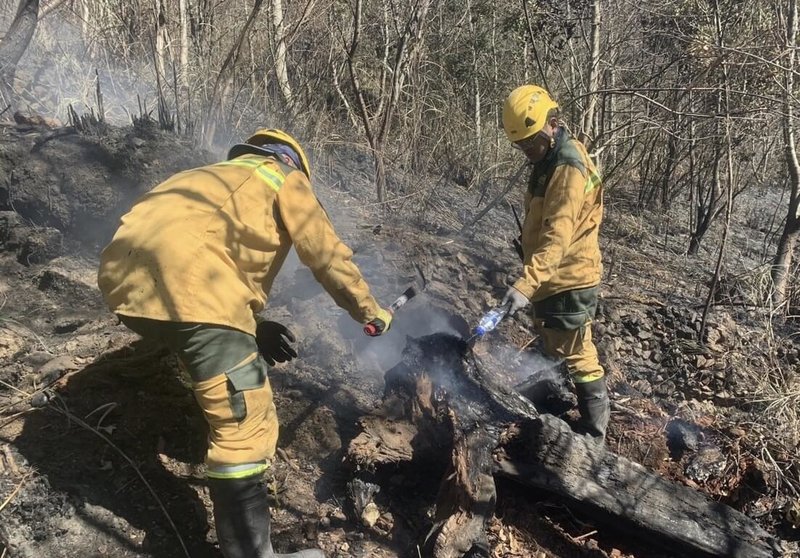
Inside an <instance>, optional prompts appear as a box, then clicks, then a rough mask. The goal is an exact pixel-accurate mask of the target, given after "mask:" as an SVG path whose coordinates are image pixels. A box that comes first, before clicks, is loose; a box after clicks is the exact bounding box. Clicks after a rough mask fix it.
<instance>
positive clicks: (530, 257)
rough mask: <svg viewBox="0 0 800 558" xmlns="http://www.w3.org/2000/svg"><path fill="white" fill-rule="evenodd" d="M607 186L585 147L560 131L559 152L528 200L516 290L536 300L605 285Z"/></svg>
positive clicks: (542, 166) (536, 176)
mask: <svg viewBox="0 0 800 558" xmlns="http://www.w3.org/2000/svg"><path fill="white" fill-rule="evenodd" d="M602 217H603V184H602V182H601V180H600V175H599V173H598V172H597V169H596V168H595V166H594V163H592V161H591V159H590V158H589V155H588V153H587V152H586V148H585V147H584V146H583V144H581V143H580V142H579V141H577V140H574V139H572V138H569V137H568V136H567V134H566V132H564V131H563V130H559V132H558V136H557V142H556V147H555V148H554V149H553V150H552V151H551V152H550V153H549V154H548V156H547V158H546V159H545V160H544V161H542V162H540V163H537V164H536V165H535V166H534V169H533V172H532V173H531V177H530V180H529V184H528V193H527V194H526V196H525V222H524V223H523V227H522V229H523V230H522V251H523V256H524V262H523V273H522V277H520V279H519V280H518V281H517V282H516V283H515V284H514V288H516V289H517V290H519V291H520V292H521V293H522V294H524V295H525V296H527V297H528V298H529V299H532V300H533V301H539V300H543V299H545V298H547V297H549V296H552V295H554V294H558V293H561V292H564V291H568V290H572V289H580V288H585V287H592V286H594V285H597V284H598V283H599V282H600V277H601V275H602V262H601V257H600V245H599V241H598V234H599V230H600V222H601V220H602Z"/></svg>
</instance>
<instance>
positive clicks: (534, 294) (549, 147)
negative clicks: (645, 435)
mask: <svg viewBox="0 0 800 558" xmlns="http://www.w3.org/2000/svg"><path fill="white" fill-rule="evenodd" d="M503 129H504V130H505V133H506V136H507V137H508V139H509V140H510V141H511V142H512V143H513V145H514V147H516V148H518V149H520V150H521V151H522V152H523V153H524V154H525V155H526V156H527V158H528V161H529V162H530V163H531V164H532V169H533V170H532V172H531V174H530V178H529V180H528V191H527V193H526V195H525V219H524V222H523V224H522V237H521V244H522V260H523V269H522V275H521V277H520V278H519V280H517V281H516V283H514V286H512V287H510V288H509V289H508V291H507V292H506V295H505V297H504V298H503V304H506V303H510V313H512V314H513V313H515V312H516V311H518V310H519V309H521V308H523V307H525V306H527V305H528V303H529V302H532V303H533V315H534V324H535V326H536V330H537V332H538V333H539V335H540V337H541V339H542V342H543V345H544V350H545V352H547V353H548V354H549V355H550V356H551V357H554V358H557V359H559V360H563V361H564V362H565V363H566V366H567V369H568V371H569V374H570V376H571V378H572V380H573V382H574V384H575V391H576V395H577V398H578V409H579V411H580V415H581V418H580V423H579V430H580V431H582V432H583V433H585V434H589V435H591V436H594V437H597V438H604V437H605V432H606V426H607V425H608V420H609V414H610V409H609V400H608V389H607V387H606V379H605V372H604V371H603V367H602V366H601V365H600V362H599V361H598V358H597V349H596V348H595V346H594V344H593V343H592V329H591V321H592V319H593V318H594V315H595V311H596V310H597V292H598V285H599V283H600V277H601V274H602V262H601V257H600V245H599V242H598V233H599V229H600V221H601V220H602V216H603V185H602V183H601V181H600V176H599V174H598V172H597V169H596V168H595V166H594V164H593V163H592V161H591V159H590V158H589V155H588V154H587V152H586V148H585V147H584V146H583V144H582V143H580V142H579V141H577V140H576V139H573V138H572V137H570V136H569V134H568V133H567V131H566V130H565V129H564V128H563V127H562V126H559V123H558V104H557V103H556V102H555V101H554V100H553V99H552V98H551V97H550V95H549V93H548V92H547V91H545V90H544V89H542V88H541V87H537V86H535V85H523V86H521V87H518V88H517V89H515V90H514V91H512V92H511V94H510V95H509V96H508V98H507V99H506V102H505V104H504V106H503Z"/></svg>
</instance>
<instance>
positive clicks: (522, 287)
mask: <svg viewBox="0 0 800 558" xmlns="http://www.w3.org/2000/svg"><path fill="white" fill-rule="evenodd" d="M513 286H514V288H515V289H517V290H518V291H519V292H521V293H522V294H524V295H525V298H527V299H528V300H530V299H531V298H533V293H534V292H535V290H536V289H534V288H533V287H531V286H530V284H528V282H527V281H526V280H525V279H517V282H516V283H514V285H513Z"/></svg>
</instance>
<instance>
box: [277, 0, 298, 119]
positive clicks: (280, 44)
mask: <svg viewBox="0 0 800 558" xmlns="http://www.w3.org/2000/svg"><path fill="white" fill-rule="evenodd" d="M272 29H273V34H274V37H275V46H274V48H275V77H276V78H277V80H278V87H280V90H281V95H282V96H283V100H284V102H285V103H286V106H287V107H289V109H290V110H291V108H292V106H293V105H294V96H293V95H292V86H291V84H290V83H289V71H288V70H287V64H286V31H285V26H284V22H283V3H282V0H272Z"/></svg>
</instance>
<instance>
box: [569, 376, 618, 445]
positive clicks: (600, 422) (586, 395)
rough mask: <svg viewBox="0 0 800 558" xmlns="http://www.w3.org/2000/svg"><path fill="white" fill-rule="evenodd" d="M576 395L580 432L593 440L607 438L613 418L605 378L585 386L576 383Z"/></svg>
mask: <svg viewBox="0 0 800 558" xmlns="http://www.w3.org/2000/svg"><path fill="white" fill-rule="evenodd" d="M575 394H576V395H577V396H578V410H579V411H580V413H581V420H580V423H578V431H579V432H581V433H584V434H588V435H589V436H592V437H593V438H600V439H603V438H605V436H606V427H607V426H608V419H609V418H610V416H611V405H610V403H609V400H608V388H607V387H606V378H605V376H604V377H602V378H600V379H599V380H595V381H593V382H587V383H585V384H580V383H576V384H575Z"/></svg>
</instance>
